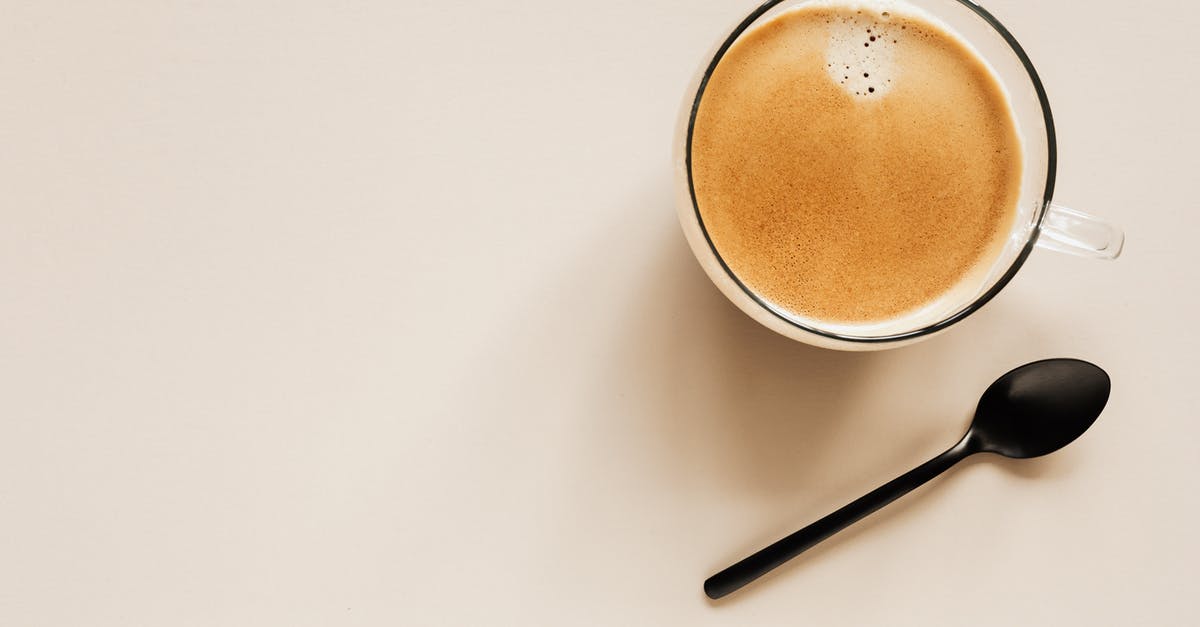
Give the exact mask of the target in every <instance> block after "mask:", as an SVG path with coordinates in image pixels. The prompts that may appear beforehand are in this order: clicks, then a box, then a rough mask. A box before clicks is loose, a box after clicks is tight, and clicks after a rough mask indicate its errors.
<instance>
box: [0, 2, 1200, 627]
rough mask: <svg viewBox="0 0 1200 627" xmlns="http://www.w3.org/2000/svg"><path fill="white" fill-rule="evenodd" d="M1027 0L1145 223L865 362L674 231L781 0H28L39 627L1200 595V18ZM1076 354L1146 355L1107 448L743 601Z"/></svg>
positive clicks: (1049, 76) (873, 526)
mask: <svg viewBox="0 0 1200 627" xmlns="http://www.w3.org/2000/svg"><path fill="white" fill-rule="evenodd" d="M102 5H103V6H104V8H101V7H102ZM990 5H991V7H992V8H993V9H994V11H995V12H996V13H997V14H998V15H999V16H1000V17H1001V18H1002V19H1003V20H1005V21H1006V22H1007V23H1008V24H1009V26H1010V27H1011V28H1012V30H1013V31H1014V32H1015V33H1017V35H1018V36H1019V37H1020V38H1021V41H1022V42H1023V43H1024V44H1025V46H1026V47H1027V49H1028V50H1029V52H1030V54H1031V56H1032V57H1033V59H1034V60H1035V61H1036V63H1037V64H1038V68H1039V70H1040V71H1041V73H1042V77H1043V79H1044V80H1045V83H1046V84H1047V86H1048V89H1049V92H1050V95H1051V98H1052V101H1053V105H1054V110H1055V114H1056V117H1057V120H1058V130H1059V139H1060V146H1061V152H1060V156H1061V161H1060V163H1061V167H1060V169H1059V181H1060V184H1059V187H1058V194H1057V198H1056V199H1057V200H1060V201H1062V202H1065V203H1066V204H1069V205H1073V206H1077V207H1079V208H1081V209H1087V210H1090V211H1093V212H1095V213H1097V214H1099V215H1103V216H1106V217H1109V218H1112V219H1114V220H1116V221H1118V222H1120V223H1122V224H1124V226H1125V227H1126V228H1127V231H1128V235H1129V240H1128V242H1129V243H1128V246H1127V248H1126V254H1125V256H1124V258H1122V259H1121V260H1120V261H1119V262H1116V263H1114V264H1104V263H1099V262H1090V261H1083V260H1077V259H1072V258H1068V257H1062V256H1055V255H1053V254H1050V253H1046V252H1039V253H1037V254H1036V256H1035V257H1034V258H1033V259H1032V261H1031V262H1030V263H1029V265H1028V266H1026V268H1025V270H1024V271H1023V272H1022V274H1021V275H1020V276H1019V277H1018V278H1017V280H1016V281H1015V282H1014V283H1013V284H1012V286H1011V287H1010V289H1009V290H1007V291H1006V292H1005V293H1004V294H1003V295H1001V297H1000V298H998V299H997V300H996V301H995V302H994V303H993V304H991V305H989V306H988V307H987V308H986V309H985V310H984V311H982V312H981V313H980V314H978V315H977V316H975V317H973V318H971V319H970V320H968V321H967V322H965V323H963V324H962V325H961V326H960V327H959V328H956V329H954V330H953V331H952V332H951V333H949V334H946V335H944V336H941V337H938V338H935V339H934V340H932V341H930V342H927V343H924V344H920V345H918V346H915V347H912V348H905V349H901V350H898V351H894V352H886V353H880V354H841V353H830V352H823V351H820V350H815V349H808V348H805V347H803V346H800V345H798V344H795V343H792V342H790V341H787V340H784V339H782V338H780V337H776V336H774V335H772V334H771V333H770V332H768V331H766V330H764V329H762V328H760V327H758V326H756V325H755V324H754V323H752V322H750V321H749V320H748V319H747V318H746V317H745V316H743V315H742V314H741V313H739V312H738V311H736V310H735V309H734V308H733V307H732V306H731V305H729V304H728V303H727V302H726V301H724V300H723V298H722V297H721V296H720V295H719V294H718V292H717V291H716V290H715V289H714V288H713V287H712V286H711V285H710V284H709V283H708V281H707V280H706V279H705V278H704V276H703V275H702V273H701V271H700V269H699V268H698V266H697V264H696V263H695V261H694V260H693V259H692V258H691V257H690V255H689V253H688V251H687V250H686V248H685V246H684V243H683V239H682V237H681V235H680V233H679V228H678V226H677V225H676V224H675V221H674V220H675V218H674V213H673V211H672V207H671V182H670V171H669V144H670V139H671V133H672V125H673V121H674V115H675V111H676V106H677V104H678V102H679V100H680V98H681V92H682V90H683V87H684V85H685V84H686V82H687V80H688V79H689V77H690V75H691V72H692V71H693V69H694V68H695V66H696V64H697V63H698V62H699V55H700V54H701V51H703V50H705V49H707V48H708V46H709V45H710V44H711V43H712V41H713V40H714V38H715V37H716V36H717V35H718V34H719V33H721V32H722V31H723V30H724V29H725V28H727V27H728V26H729V25H730V24H731V23H732V22H733V21H734V20H735V19H737V18H738V17H739V16H740V15H742V14H743V13H745V12H746V11H748V10H749V8H750V3H749V2H726V1H722V0H704V1H696V0H613V1H610V2H596V3H575V4H571V5H567V4H564V3H561V2H549V1H547V0H530V1H528V2H486V3H480V2H475V3H466V2H464V3H453V2H432V1H427V0H415V1H414V0H406V1H401V2H382V1H380V2H371V3H334V2H329V3H327V5H326V6H322V5H320V4H317V3H312V2H303V3H300V2H252V3H245V2H227V3H183V2H156V3H133V2H121V3H52V2H20V3H13V2H5V3H4V7H3V10H2V11H0V14H2V15H3V17H2V18H0V624H3V625H21V626H30V627H32V626H40V625H47V626H50V625H52V626H56V627H60V626H64V625H89V626H91V625H97V626H106V625H254V626H261V625H289V626H291V625H333V624H347V625H440V624H445V625H576V624H579V625H688V626H691V625H752V624H753V625H759V624H761V625H770V624H780V625H784V624H787V625H794V624H805V625H835V624H847V625H870V624H877V625H904V624H946V625H954V624H964V622H965V621H966V617H968V616H972V617H973V618H972V620H971V623H972V624H979V625H1013V624H1028V625H1065V624H1079V625H1102V624H1103V625H1109V624H1111V625H1130V624H1153V625H1194V624H1197V623H1198V622H1200V609H1197V606H1196V605H1195V604H1194V601H1193V599H1192V598H1191V597H1192V595H1193V591H1194V586H1195V580H1196V568H1197V566H1196V564H1197V563H1200V545H1198V543H1197V540H1196V536H1195V530H1196V528H1197V527H1198V526H1200V491H1198V490H1197V489H1196V488H1195V485H1196V479H1197V471H1200V464H1198V461H1197V454H1196V442H1197V440H1198V439H1200V416H1197V413H1196V412H1197V409H1196V408H1197V406H1200V391H1198V390H1200V384H1198V383H1197V380H1196V376H1197V366H1196V363H1197V353H1198V352H1200V345H1198V342H1197V333H1196V331H1195V314H1196V309H1197V306H1200V300H1197V298H1198V297H1197V292H1196V289H1197V288H1196V285H1197V279H1198V278H1200V277H1198V276H1197V274H1198V273H1197V267H1198V266H1200V252H1198V249H1197V248H1196V247H1195V237H1196V233H1197V232H1198V231H1200V212H1198V211H1197V209H1196V200H1195V198H1196V194H1195V190H1196V174H1195V167H1196V163H1197V157H1196V155H1197V150H1200V142H1198V141H1197V140H1198V139H1200V137H1198V133H1197V131H1198V125H1200V123H1198V122H1197V118H1196V117H1195V116H1194V114H1193V112H1194V110H1195V107H1196V101H1197V99H1198V98H1200V89H1198V86H1197V79H1196V74H1195V72H1194V68H1192V66H1193V65H1194V62H1195V61H1197V57H1198V56H1200V54H1198V52H1200V44H1198V43H1197V41H1198V40H1197V39H1196V32H1197V30H1196V27H1197V26H1200V23H1198V22H1200V9H1197V8H1196V5H1194V4H1193V3H1190V2H1182V1H1179V2H1165V1H1164V2H1154V3H1149V4H1143V5H1139V8H1138V10H1137V11H1133V12H1127V13H1122V12H1121V11H1122V10H1123V9H1127V8H1128V7H1130V6H1131V5H1129V4H1128V3H1125V2H1122V3H1117V2H1096V3H1090V4H1089V5H1088V6H1089V9H1088V10H1087V11H1081V10H1079V9H1078V8H1077V6H1078V5H1077V4H1076V3H1067V2H1059V3H1033V2H1018V1H1016V0H1009V1H1004V2H1000V1H995V2H991V3H990ZM1060 355H1063V356H1067V355H1073V356H1080V357H1085V358H1088V359H1091V360H1094V361H1096V362H1098V363H1099V364H1101V365H1103V366H1104V367H1105V368H1107V369H1108V370H1109V372H1111V374H1112V376H1113V379H1114V382H1115V386H1114V393H1113V397H1112V401H1111V403H1110V404H1109V408H1108V410H1107V411H1106V413H1105V414H1104V416H1103V417H1102V418H1101V419H1100V421H1099V423H1098V424H1097V426H1096V427H1095V429H1094V431H1092V432H1090V433H1089V434H1088V435H1087V436H1086V437H1085V438H1083V439H1082V440H1080V441H1079V442H1077V443H1076V444H1075V445H1073V446H1072V447H1071V448H1069V449H1067V450H1066V451H1063V452H1062V453H1061V454H1058V455H1055V456H1054V457H1052V458H1047V459H1044V460H1040V461H1033V462H1025V463H992V462H987V461H978V462H974V463H969V464H968V465H966V466H965V467H962V468H959V469H958V471H957V472H956V473H954V475H953V476H951V477H948V478H946V479H945V480H943V481H940V482H938V483H937V484H936V485H935V486H931V487H930V489H926V490H923V491H921V492H919V493H916V494H913V495H911V496H910V497H908V498H906V499H905V500H904V501H902V502H900V503H897V504H896V505H895V506H893V507H891V508H890V509H889V510H887V511H886V512H884V513H881V514H880V515H877V516H875V517H873V518H872V519H871V520H869V521H867V522H865V523H864V524H861V525H859V526H858V527H857V528H855V529H854V530H852V531H850V532H847V533H845V534H843V535H842V536H840V537H838V538H837V539H836V540H834V541H831V542H829V543H827V544H825V545H823V546H822V547H820V548H819V549H816V550H814V551H812V552H811V553H810V554H808V555H807V556H805V557H804V558H803V559H801V560H799V561H797V562H795V563H793V564H792V565H790V566H789V567H787V568H786V569H785V570H783V571H781V572H779V573H778V574H777V576H773V577H771V578H770V579H769V580H766V581H764V582H762V583H761V585H757V586H755V587H754V588H753V589H751V590H747V591H746V593H745V594H742V595H739V596H737V597H732V598H730V599H729V600H728V602H723V603H719V604H711V603H709V602H708V601H706V600H705V598H704V597H703V596H702V593H701V589H700V583H701V581H702V580H703V578H704V577H705V576H707V575H708V574H710V573H711V572H712V571H713V570H714V569H716V568H718V567H721V566H724V565H725V564H727V563H728V562H729V561H730V560H731V559H733V558H736V557H739V556H741V555H742V554H743V553H745V552H746V551H748V550H750V549H754V548H757V547H758V546H759V545H761V544H762V543H764V542H765V541H768V540H771V539H773V538H775V537H776V536H778V535H780V534H782V533H784V532H787V531H790V530H792V529H794V528H796V527H797V526H799V525H801V524H803V523H805V522H807V521H809V520H811V519H813V518H815V517H816V516H818V515H821V514H824V513H825V512H827V511H828V510H830V509H831V508H832V507H834V506H836V505H839V504H841V503H842V502H844V501H846V500H848V499H850V498H852V497H855V496H858V495H859V494H860V493H862V492H863V491H865V490H866V489H869V488H872V487H874V486H875V485H876V484H877V483H879V482H881V481H883V480H885V479H888V478H890V477H891V476H892V475H894V474H895V473H897V472H899V471H902V470H905V469H907V468H908V467H909V466H911V465H913V464H915V463H917V462H920V461H922V460H923V459H924V458H925V457H927V456H929V455H931V454H933V453H935V452H937V451H939V450H940V449H941V448H942V447H943V446H945V445H948V444H949V443H950V442H951V441H952V440H953V439H954V438H955V437H956V436H957V435H958V433H959V432H960V430H961V429H962V428H963V427H964V425H965V423H966V421H967V419H968V416H969V414H970V411H971V409H972V407H973V405H974V402H975V400H976V398H977V397H978V394H979V393H980V392H981V391H982V390H983V388H984V387H985V386H986V385H987V384H988V383H989V382H990V381H991V380H992V379H993V378H994V377H995V376H997V375H999V374H1000V373H1002V372H1003V371H1005V370H1006V369H1008V368H1009V367H1011V366H1015V365H1017V364H1020V363H1023V362H1025V361H1029V360H1033V359H1036V358H1040V357H1047V356H1060Z"/></svg>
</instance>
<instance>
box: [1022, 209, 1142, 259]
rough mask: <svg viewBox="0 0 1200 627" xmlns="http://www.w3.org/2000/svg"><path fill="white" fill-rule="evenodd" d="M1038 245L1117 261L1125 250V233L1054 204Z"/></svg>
mask: <svg viewBox="0 0 1200 627" xmlns="http://www.w3.org/2000/svg"><path fill="white" fill-rule="evenodd" d="M1037 245H1038V247H1040V248H1045V249H1048V250H1056V251H1058V252H1060V253H1067V254H1068V255H1075V256H1078V257H1091V258H1092V259H1116V258H1117V257H1119V256H1120V255H1121V249H1122V248H1123V247H1124V246H1125V232H1124V231H1122V230H1121V227H1119V226H1117V225H1115V224H1113V223H1112V222H1109V221H1107V220H1102V219H1100V218H1097V217H1096V216H1092V215H1088V214H1086V213H1084V212H1082V211H1076V210H1074V209H1070V208H1068V207H1064V206H1062V205H1056V204H1053V203H1051V204H1050V206H1049V207H1047V208H1046V216H1045V217H1044V218H1042V226H1041V229H1040V230H1039V233H1038V238H1037Z"/></svg>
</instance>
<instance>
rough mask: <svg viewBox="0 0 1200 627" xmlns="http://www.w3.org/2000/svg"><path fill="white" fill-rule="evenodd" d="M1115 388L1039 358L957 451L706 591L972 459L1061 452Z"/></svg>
mask: <svg viewBox="0 0 1200 627" xmlns="http://www.w3.org/2000/svg"><path fill="white" fill-rule="evenodd" d="M1111 387H1112V384H1111V381H1110V380H1109V377H1108V374H1107V373H1105V372H1104V371H1103V370H1101V369H1100V368H1099V367H1098V366H1096V365H1094V364H1091V363H1088V362H1086V361H1080V360H1078V359H1047V360H1043V361H1036V362H1033V363H1030V364H1026V365H1024V366H1021V367H1020V368H1016V369H1015V370H1012V371H1010V372H1008V373H1007V374H1005V375H1004V376H1002V377H1000V378H999V379H997V380H996V381H995V383H992V385H991V386H989V387H988V389H987V391H985V392H984V393H983V397H982V398H980V399H979V406H978V407H977V408H976V410H975V418H974V420H972V422H971V427H970V428H969V429H967V433H966V435H964V436H963V437H962V439H961V440H959V441H958V443H957V444H955V445H954V446H952V447H950V449H949V450H947V451H946V452H944V453H942V454H941V455H938V456H937V457H934V458H933V459H931V460H929V461H927V462H925V463H924V464H921V465H920V466H917V467H916V468H913V469H912V470H910V471H908V472H907V473H905V474H903V475H901V476H899V477H897V478H895V479H893V480H891V481H889V482H887V483H885V484H883V485H882V486H880V487H878V488H876V489H875V490H873V491H871V492H870V493H868V494H866V495H865V496H863V497H861V498H859V499H858V500H856V501H854V502H852V503H850V504H849V505H846V506H844V507H842V508H841V509H839V510H837V511H836V512H833V513H832V514H829V515H828V516H826V517H824V518H822V519H820V520H818V521H816V522H814V523H812V524H811V525H809V526H807V527H805V528H803V529H801V530H799V531H797V532H795V533H793V534H791V535H789V536H787V537H785V538H783V539H781V540H779V541H777V542H775V543H774V544H772V545H770V546H768V547H766V548H765V549H762V550H761V551H759V552H757V553H755V554H753V555H751V556H749V557H747V558H745V559H743V560H742V561H740V562H738V563H736V564H734V565H732V566H730V567H729V568H726V569H725V570H722V571H721V572H719V573H717V574H715V575H713V576H712V577H709V578H708V580H707V581H705V582H704V593H705V594H707V595H708V596H709V597H710V598H713V599H719V598H721V597H723V596H725V595H727V594H729V593H731V592H734V591H735V590H738V589H740V588H741V587H742V586H745V585H746V584H748V583H750V582H752V581H754V580H755V579H758V578H759V577H761V576H763V575H765V574H766V573H767V572H769V571H771V570H772V569H774V568H776V567H778V566H780V565H781V564H783V563H784V562H787V561H788V560H790V559H792V558H793V557H796V556H797V555H799V554H800V553H802V552H804V551H806V550H808V549H809V548H812V547H813V546H814V545H816V544H817V543H819V542H821V541H822V540H824V539H826V538H828V537H830V536H832V535H833V534H835V533H837V532H839V531H841V530H842V529H845V528H846V527H849V526H850V525H852V524H854V523H856V522H858V521H859V520H862V519H863V518H864V517H866V516H867V515H869V514H871V513H873V512H875V511H876V510H878V509H880V508H881V507H883V506H884V505H887V504H888V503H891V502H892V501H895V500H896V499H898V498H900V497H902V496H904V495H905V494H908V493H909V492H911V491H912V490H914V489H916V488H917V487H919V486H921V485H922V484H924V483H925V482H927V481H929V480H930V479H933V478H934V477H936V476H938V475H940V474H942V473H943V472H945V471H947V470H949V469H950V467H951V466H953V465H955V464H957V463H958V462H960V461H962V460H964V459H966V458H967V457H970V456H971V455H974V454H976V453H996V454H998V455H1003V456H1005V457H1012V458H1020V459H1024V458H1029V457H1039V456H1041V455H1046V454H1047V453H1053V452H1054V451H1057V450H1058V449H1060V448H1062V447H1064V446H1066V445H1068V444H1070V443H1071V442H1072V441H1074V440H1075V438H1078V437H1079V436H1080V435H1082V434H1083V432H1084V431H1087V430H1088V427H1091V426H1092V423H1094V422H1095V421H1096V418H1097V417H1099V416H1100V412H1101V411H1103V410H1104V405H1105V404H1106V403H1107V402H1108V394H1109V391H1110V390H1111Z"/></svg>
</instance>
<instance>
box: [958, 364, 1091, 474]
mask: <svg viewBox="0 0 1200 627" xmlns="http://www.w3.org/2000/svg"><path fill="white" fill-rule="evenodd" d="M1111 389H1112V382H1111V380H1110V379H1109V378H1108V373H1106V372H1104V371H1103V370H1101V369H1100V368H1099V367H1098V366H1096V365H1095V364H1091V363H1088V362H1086V361H1081V360H1079V359H1047V360H1044V361H1035V362H1033V363H1031V364H1026V365H1024V366H1021V367H1020V368H1016V369H1014V370H1011V371H1009V372H1008V373H1007V374H1005V375H1004V376H1002V377H1000V378H999V379H997V380H996V382H995V383H993V384H992V385H990V386H988V389H987V391H986V392H984V393H983V397H982V398H980V399H979V406H978V407H977V408H976V409H975V419H974V421H972V423H971V429H970V431H968V432H967V438H968V439H970V440H973V441H974V444H975V446H977V447H978V448H979V450H980V451H987V452H990V453H997V454H1000V455H1003V456H1005V457H1013V458H1017V459H1025V458H1029V457H1040V456H1042V455H1047V454H1049V453H1053V452H1054V451H1057V450H1058V449H1060V448H1062V447H1064V446H1066V445H1068V444H1070V443H1071V442H1073V441H1075V438H1078V437H1079V436H1081V435H1083V432H1084V431H1087V430H1088V427H1091V426H1092V423H1093V422H1095V421H1096V418H1098V417H1099V416H1100V412H1101V411H1102V410H1103V409H1104V405H1105V404H1106V403H1108V395H1109V392H1110V391H1111Z"/></svg>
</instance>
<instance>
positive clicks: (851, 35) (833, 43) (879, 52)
mask: <svg viewBox="0 0 1200 627" xmlns="http://www.w3.org/2000/svg"><path fill="white" fill-rule="evenodd" d="M894 9H895V7H893V8H892V9H890V10H889V9H888V8H884V7H881V6H879V5H878V4H876V3H871V4H863V5H858V6H856V7H855V12H854V13H851V14H848V15H844V16H840V17H837V18H834V19H833V21H832V23H830V24H829V45H828V46H827V47H826V48H825V63H826V67H825V69H826V71H827V72H828V73H829V78H831V79H833V82H835V83H837V84H838V85H840V86H841V87H842V89H844V90H846V93H848V94H850V95H852V96H854V97H856V98H861V99H863V100H875V99H878V98H882V97H884V96H886V95H887V93H888V92H889V91H891V90H892V87H893V86H895V84H896V81H897V80H899V76H898V73H899V72H898V70H899V66H898V65H897V64H896V46H898V45H899V44H900V43H901V39H902V38H903V36H904V31H903V30H902V29H901V28H900V27H899V26H895V25H893V24H892V22H891V17H892V14H893V11H894Z"/></svg>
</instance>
